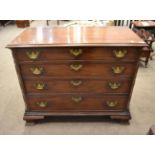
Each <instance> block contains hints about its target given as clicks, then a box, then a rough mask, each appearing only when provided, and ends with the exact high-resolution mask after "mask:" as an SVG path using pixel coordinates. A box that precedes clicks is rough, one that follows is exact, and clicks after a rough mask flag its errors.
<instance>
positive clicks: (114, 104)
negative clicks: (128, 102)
mask: <svg viewBox="0 0 155 155" xmlns="http://www.w3.org/2000/svg"><path fill="white" fill-rule="evenodd" d="M106 104H107V106H108V107H111V108H112V107H116V106H117V104H118V102H117V101H106Z"/></svg>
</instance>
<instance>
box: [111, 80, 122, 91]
mask: <svg viewBox="0 0 155 155" xmlns="http://www.w3.org/2000/svg"><path fill="white" fill-rule="evenodd" d="M120 86H121V84H120V83H116V82H114V83H111V82H109V87H110V88H111V89H113V90H115V89H118V88H119V87H120Z"/></svg>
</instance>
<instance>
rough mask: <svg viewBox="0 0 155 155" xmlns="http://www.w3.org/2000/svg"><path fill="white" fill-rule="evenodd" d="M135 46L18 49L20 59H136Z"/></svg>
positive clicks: (136, 50)
mask: <svg viewBox="0 0 155 155" xmlns="http://www.w3.org/2000/svg"><path fill="white" fill-rule="evenodd" d="M138 51H139V50H138V48H133V47H77V48H76V47H51V48H22V49H16V58H17V60H19V61H50V60H78V59H79V60H105V61H126V60H127V61H136V60H137V59H138V58H139V55H140V52H138Z"/></svg>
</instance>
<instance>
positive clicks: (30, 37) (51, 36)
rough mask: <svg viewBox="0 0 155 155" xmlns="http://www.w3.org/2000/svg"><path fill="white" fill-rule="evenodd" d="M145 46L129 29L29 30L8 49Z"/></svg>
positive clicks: (55, 28) (70, 28) (63, 28)
mask: <svg viewBox="0 0 155 155" xmlns="http://www.w3.org/2000/svg"><path fill="white" fill-rule="evenodd" d="M60 46H145V42H144V41H143V40H142V39H141V38H139V37H138V36H137V35H136V34H135V33H134V32H133V31H132V30H130V29H129V28H127V27H116V26H115V27H114V26H110V27H69V28H65V27H54V28H28V29H26V30H25V31H24V32H23V33H22V34H20V35H19V36H17V37H16V38H15V39H14V40H13V41H12V42H11V43H10V44H9V45H8V46H7V47H8V48H16V47H60Z"/></svg>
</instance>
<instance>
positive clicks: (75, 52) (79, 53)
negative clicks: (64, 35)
mask: <svg viewBox="0 0 155 155" xmlns="http://www.w3.org/2000/svg"><path fill="white" fill-rule="evenodd" d="M70 54H72V55H73V56H75V57H78V56H79V55H81V54H82V49H70Z"/></svg>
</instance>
